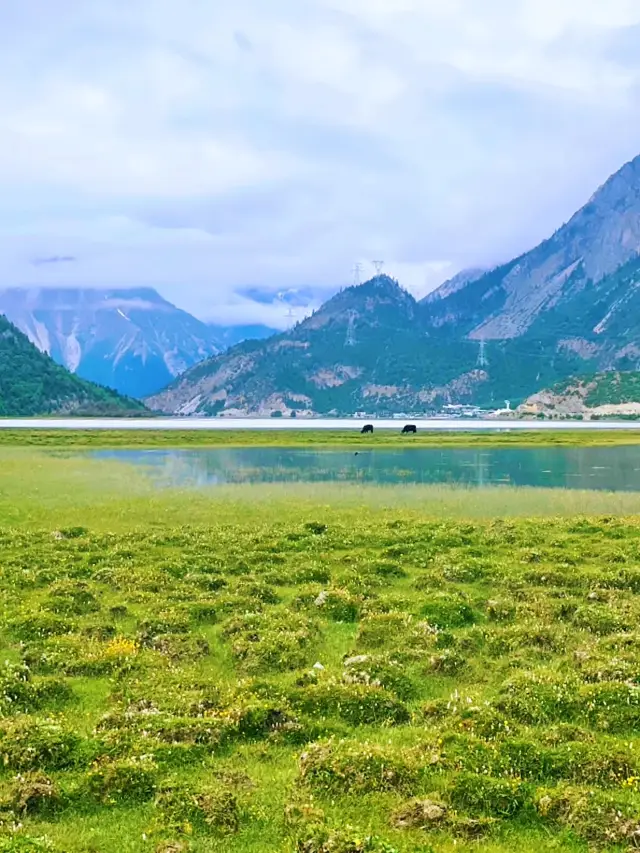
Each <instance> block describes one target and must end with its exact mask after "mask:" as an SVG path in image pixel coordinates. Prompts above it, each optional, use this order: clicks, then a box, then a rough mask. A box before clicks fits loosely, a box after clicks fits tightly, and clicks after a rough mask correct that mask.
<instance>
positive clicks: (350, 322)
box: [344, 311, 356, 347]
mask: <svg viewBox="0 0 640 853" xmlns="http://www.w3.org/2000/svg"><path fill="white" fill-rule="evenodd" d="M355 322H356V314H355V311H349V313H348V314H347V334H346V337H345V339H344V345H345V346H346V347H354V346H355V345H356V335H355Z"/></svg>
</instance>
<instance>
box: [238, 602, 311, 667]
mask: <svg viewBox="0 0 640 853" xmlns="http://www.w3.org/2000/svg"><path fill="white" fill-rule="evenodd" d="M316 631H317V629H316V625H315V623H314V622H313V621H311V620H310V619H305V618H304V617H303V616H300V615H297V614H294V613H288V614H285V613H277V614H273V613H272V614H269V615H267V614H262V613H249V614H245V615H244V616H239V617H236V618H234V619H231V620H230V621H229V622H227V624H226V626H225V635H226V636H229V637H232V638H233V647H232V648H233V654H234V656H235V657H236V658H237V659H238V661H240V662H241V663H242V664H243V665H244V666H245V667H246V668H247V669H248V670H250V671H254V672H259V671H261V670H263V669H267V670H269V669H272V670H287V669H297V668H299V667H301V666H304V664H305V663H308V658H309V646H310V644H311V640H312V639H313V638H314V636H315V635H316Z"/></svg>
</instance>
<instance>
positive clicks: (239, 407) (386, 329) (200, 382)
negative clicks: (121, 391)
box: [147, 275, 482, 415]
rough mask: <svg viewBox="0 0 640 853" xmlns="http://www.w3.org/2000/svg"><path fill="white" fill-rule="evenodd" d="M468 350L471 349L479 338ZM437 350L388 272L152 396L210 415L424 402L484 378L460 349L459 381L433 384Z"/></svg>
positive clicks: (160, 403)
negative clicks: (466, 364) (466, 367)
mask: <svg viewBox="0 0 640 853" xmlns="http://www.w3.org/2000/svg"><path fill="white" fill-rule="evenodd" d="M467 350H468V352H467V355H473V351H474V345H473V344H471V343H469V344H468V345H467ZM463 352H464V347H461V348H459V350H458V355H459V356H460V355H461V354H463ZM438 359H439V357H438V354H437V352H436V353H435V354H434V353H430V352H429V348H428V347H426V346H425V332H424V329H423V327H422V323H421V320H420V306H419V305H418V303H417V302H416V301H415V299H414V298H413V297H412V296H411V295H410V294H409V293H407V292H406V291H405V290H403V289H402V288H401V287H400V286H399V285H398V283H397V282H396V281H394V280H393V279H391V278H389V277H388V276H386V275H381V276H376V277H375V278H373V279H371V280H370V281H368V282H365V283H364V284H362V285H358V286H354V287H349V288H347V289H346V290H343V291H341V292H340V293H338V294H337V295H336V296H334V297H333V298H332V299H330V300H329V301H328V302H326V303H325V304H324V305H323V306H322V308H321V309H320V310H318V311H317V312H315V313H314V314H313V315H312V316H311V317H308V318H307V319H306V320H304V321H303V322H301V323H298V324H297V325H296V326H295V327H294V328H293V329H291V330H290V331H288V332H286V333H282V334H280V335H276V336H274V337H272V338H269V339H268V340H266V341H250V342H249V341H248V342H245V343H243V344H240V345H238V346H236V347H233V348H232V349H231V350H229V351H228V352H226V353H224V354H223V355H221V356H218V357H215V358H212V359H209V360H208V361H205V362H203V363H202V364H199V365H196V366H195V367H193V368H191V369H190V370H188V371H187V372H186V373H185V374H183V376H181V377H179V378H178V379H177V380H176V381H175V382H174V383H172V384H171V385H170V386H169V387H168V388H167V389H166V390H165V391H163V392H162V393H161V394H158V395H155V396H153V397H151V398H149V399H148V400H147V404H148V405H149V407H150V408H152V409H155V410H158V411H165V412H176V413H179V414H204V415H214V414H218V413H220V412H223V411H224V412H225V413H227V414H263V415H264V414H270V413H271V412H274V411H279V412H281V413H284V414H290V413H291V412H296V413H300V414H309V413H312V412H331V411H335V412H341V413H350V412H353V411H358V410H364V411H369V412H371V411H379V412H385V411H394V410H398V409H400V410H402V408H404V407H406V408H409V409H413V408H416V407H418V408H420V409H421V410H422V409H424V408H428V407H429V406H434V405H435V403H436V401H441V402H442V401H448V400H450V399H451V395H452V394H453V395H454V396H455V395H456V394H458V393H460V394H464V393H465V386H467V385H473V383H474V381H481V379H482V376H481V371H476V370H471V371H470V372H469V373H470V375H469V376H465V375H461V374H462V373H463V371H461V370H460V369H458V368H459V367H460V364H461V361H460V359H459V362H458V365H457V367H454V368H453V371H452V372H451V371H450V372H451V374H452V379H453V380H454V382H453V385H452V387H450V388H449V387H442V388H439V387H433V386H431V387H425V379H426V377H427V376H428V375H429V373H430V372H431V373H432V374H433V373H435V372H437V371H438V370H439V371H440V372H442V371H443V369H444V365H442V364H440V363H439V360H438Z"/></svg>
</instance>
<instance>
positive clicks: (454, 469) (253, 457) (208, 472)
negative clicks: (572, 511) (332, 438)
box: [92, 447, 640, 491]
mask: <svg viewBox="0 0 640 853" xmlns="http://www.w3.org/2000/svg"><path fill="white" fill-rule="evenodd" d="M92 455H93V456H95V457H99V458H101V459H114V460H118V461H120V462H127V463H130V464H133V465H137V466H144V467H145V468H146V469H147V471H149V472H150V473H151V475H152V476H153V477H154V479H155V480H156V481H157V482H158V483H159V484H160V485H167V486H186V487H205V486H216V485H221V484H225V483H340V482H344V483H367V484H374V485H375V484H377V485H393V484H400V483H425V484H434V483H448V484H458V485H466V486H477V487H482V486H488V485H498V484H499V485H514V486H544V487H547V488H549V487H550V488H574V489H604V490H613V491H640V447H600V448H596V447H591V448H561V447H553V448H504V449H496V450H488V449H486V448H485V449H482V450H474V449H464V448H453V449H441V450H440V449H436V448H427V449H407V450H360V451H358V452H357V453H356V452H354V451H347V450H335V451H327V450H322V451H314V450H301V449H290V450H289V449H286V448H274V447H269V448H239V449H217V450H109V451H99V452H96V453H94V454H92Z"/></svg>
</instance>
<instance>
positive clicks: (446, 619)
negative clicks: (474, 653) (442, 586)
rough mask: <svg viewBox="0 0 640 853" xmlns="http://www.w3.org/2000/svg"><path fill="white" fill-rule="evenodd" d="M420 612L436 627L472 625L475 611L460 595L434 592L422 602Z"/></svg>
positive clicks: (475, 619) (475, 614)
mask: <svg viewBox="0 0 640 853" xmlns="http://www.w3.org/2000/svg"><path fill="white" fill-rule="evenodd" d="M420 614H421V615H422V616H423V617H424V618H425V619H426V620H427V622H429V624H430V625H433V626H434V627H436V628H463V627H464V626H465V625H473V624H474V623H475V622H476V621H477V618H478V615H477V613H476V612H475V610H474V609H473V608H472V607H471V605H470V604H469V603H468V602H467V600H466V599H465V598H464V597H463V596H461V595H453V594H451V593H447V592H441V593H435V594H434V595H431V596H430V597H429V598H427V600H426V601H425V602H424V603H423V605H422V607H421V608H420Z"/></svg>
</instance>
